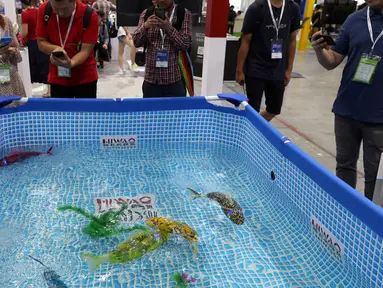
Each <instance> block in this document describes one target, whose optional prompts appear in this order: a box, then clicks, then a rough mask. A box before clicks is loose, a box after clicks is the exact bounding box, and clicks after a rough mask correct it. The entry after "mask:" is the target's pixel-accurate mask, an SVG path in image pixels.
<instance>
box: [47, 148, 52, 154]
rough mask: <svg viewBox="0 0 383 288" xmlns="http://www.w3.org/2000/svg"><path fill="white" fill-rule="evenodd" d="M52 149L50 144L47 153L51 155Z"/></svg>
mask: <svg viewBox="0 0 383 288" xmlns="http://www.w3.org/2000/svg"><path fill="white" fill-rule="evenodd" d="M52 151H53V146H51V147H50V148H49V149H48V151H47V154H48V155H52Z"/></svg>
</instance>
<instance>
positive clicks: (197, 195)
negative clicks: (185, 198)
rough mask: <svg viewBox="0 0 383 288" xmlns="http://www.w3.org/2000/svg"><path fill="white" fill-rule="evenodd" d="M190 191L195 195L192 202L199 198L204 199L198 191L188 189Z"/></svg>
mask: <svg viewBox="0 0 383 288" xmlns="http://www.w3.org/2000/svg"><path fill="white" fill-rule="evenodd" d="M188 190H189V191H190V192H192V193H193V195H191V199H192V200H195V199H197V198H200V197H203V195H202V194H201V193H198V192H197V191H195V190H193V189H191V188H188Z"/></svg>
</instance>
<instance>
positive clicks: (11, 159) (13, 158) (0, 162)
mask: <svg viewBox="0 0 383 288" xmlns="http://www.w3.org/2000/svg"><path fill="white" fill-rule="evenodd" d="M52 150H53V146H52V147H50V148H49V149H48V151H47V152H45V153H44V152H23V151H13V152H11V153H9V155H8V156H5V157H4V158H2V159H0V167H2V166H8V165H11V164H14V163H16V162H21V161H24V160H25V159H28V158H31V157H34V156H40V155H43V154H48V155H52Z"/></svg>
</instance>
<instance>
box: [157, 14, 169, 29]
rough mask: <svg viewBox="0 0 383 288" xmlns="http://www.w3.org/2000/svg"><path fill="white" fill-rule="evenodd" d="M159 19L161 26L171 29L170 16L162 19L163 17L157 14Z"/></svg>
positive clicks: (158, 22) (158, 24) (159, 25)
mask: <svg viewBox="0 0 383 288" xmlns="http://www.w3.org/2000/svg"><path fill="white" fill-rule="evenodd" d="M156 20H157V26H158V27H160V28H161V29H162V30H164V31H168V30H170V28H172V24H171V23H170V20H169V18H168V17H166V18H165V20H162V19H161V18H159V17H157V16H156Z"/></svg>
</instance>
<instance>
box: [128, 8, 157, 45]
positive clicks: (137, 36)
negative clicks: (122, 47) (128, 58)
mask: <svg viewBox="0 0 383 288" xmlns="http://www.w3.org/2000/svg"><path fill="white" fill-rule="evenodd" d="M146 11H147V10H145V11H144V12H142V13H141V16H140V21H139V22H138V26H137V28H136V31H134V33H133V42H134V46H135V47H137V48H138V47H143V46H144V45H145V43H146V42H147V41H148V38H147V29H149V27H147V26H148V25H145V15H146ZM152 19H154V16H153V15H152V16H150V18H149V19H148V20H147V21H146V22H149V21H152Z"/></svg>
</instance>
